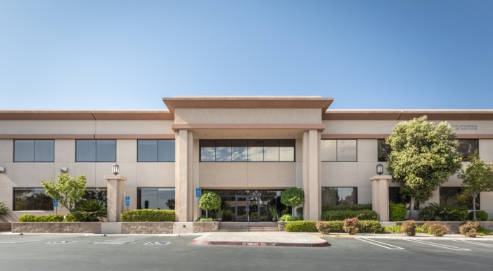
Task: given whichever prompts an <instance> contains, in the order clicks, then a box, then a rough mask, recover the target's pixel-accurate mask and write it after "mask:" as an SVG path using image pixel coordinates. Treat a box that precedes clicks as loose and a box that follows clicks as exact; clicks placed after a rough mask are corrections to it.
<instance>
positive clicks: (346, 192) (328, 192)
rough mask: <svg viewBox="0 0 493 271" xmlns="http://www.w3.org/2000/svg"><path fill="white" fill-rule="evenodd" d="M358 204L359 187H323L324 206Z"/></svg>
mask: <svg viewBox="0 0 493 271" xmlns="http://www.w3.org/2000/svg"><path fill="white" fill-rule="evenodd" d="M352 204H358V188H357V187H322V208H323V207H328V206H337V205H352Z"/></svg>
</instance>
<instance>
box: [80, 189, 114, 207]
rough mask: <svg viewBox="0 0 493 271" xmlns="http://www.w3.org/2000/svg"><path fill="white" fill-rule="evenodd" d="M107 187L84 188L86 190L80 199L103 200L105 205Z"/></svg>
mask: <svg viewBox="0 0 493 271" xmlns="http://www.w3.org/2000/svg"><path fill="white" fill-rule="evenodd" d="M107 196H108V192H107V188H106V187H105V188H97V187H96V188H86V192H85V194H84V197H83V198H82V199H84V200H89V199H97V200H99V201H101V202H104V204H105V205H107V201H108V200H107Z"/></svg>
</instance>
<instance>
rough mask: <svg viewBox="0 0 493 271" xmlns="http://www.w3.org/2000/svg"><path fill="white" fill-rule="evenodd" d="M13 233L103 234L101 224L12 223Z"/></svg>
mask: <svg viewBox="0 0 493 271" xmlns="http://www.w3.org/2000/svg"><path fill="white" fill-rule="evenodd" d="M12 232H18V233H20V232H23V233H101V222H12Z"/></svg>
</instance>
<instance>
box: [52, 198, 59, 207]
mask: <svg viewBox="0 0 493 271" xmlns="http://www.w3.org/2000/svg"><path fill="white" fill-rule="evenodd" d="M53 207H58V200H57V199H53Z"/></svg>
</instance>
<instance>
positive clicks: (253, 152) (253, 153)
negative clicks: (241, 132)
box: [248, 140, 264, 161]
mask: <svg viewBox="0 0 493 271" xmlns="http://www.w3.org/2000/svg"><path fill="white" fill-rule="evenodd" d="M263 145H264V144H263V141H262V140H248V161H264V146H263Z"/></svg>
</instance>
